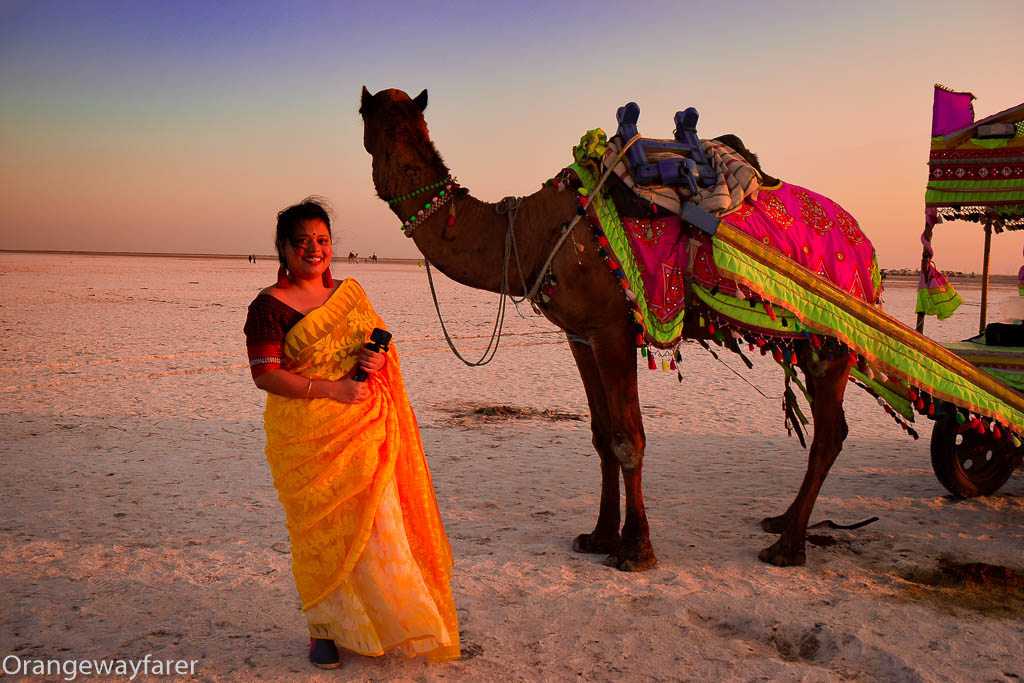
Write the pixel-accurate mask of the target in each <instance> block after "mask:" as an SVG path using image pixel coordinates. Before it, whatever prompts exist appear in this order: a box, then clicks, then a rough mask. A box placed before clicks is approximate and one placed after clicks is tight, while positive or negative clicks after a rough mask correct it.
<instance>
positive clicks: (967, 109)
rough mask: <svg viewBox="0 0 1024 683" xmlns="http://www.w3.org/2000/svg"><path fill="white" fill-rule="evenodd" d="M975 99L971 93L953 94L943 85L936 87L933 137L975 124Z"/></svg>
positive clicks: (933, 104) (933, 105)
mask: <svg viewBox="0 0 1024 683" xmlns="http://www.w3.org/2000/svg"><path fill="white" fill-rule="evenodd" d="M974 99H975V97H974V95H973V94H972V93H969V92H953V91H952V90H949V89H947V88H945V87H943V86H941V85H938V84H936V85H935V98H934V99H933V100H932V137H935V136H936V135H945V134H947V133H952V132H953V131H954V130H959V129H961V128H964V127H966V126H969V125H971V124H972V123H974V107H973V106H971V101H972V100H974Z"/></svg>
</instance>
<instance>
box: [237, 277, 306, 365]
mask: <svg viewBox="0 0 1024 683" xmlns="http://www.w3.org/2000/svg"><path fill="white" fill-rule="evenodd" d="M303 317H304V315H303V314H302V313H299V312H298V311H296V310H295V309H294V308H292V307H291V306H289V305H288V304H286V303H285V302H283V301H281V300H280V299H277V298H275V297H273V296H271V295H270V294H267V293H265V292H263V293H260V294H259V296H257V297H256V298H255V299H253V301H252V303H251V304H249V315H248V317H247V318H246V319H245V328H244V329H245V347H246V350H247V351H248V353H249V370H250V371H251V372H252V377H253V379H256V378H257V377H259V376H260V375H262V374H263V373H264V372H269V371H270V370H276V369H277V368H279V367H281V353H282V351H283V349H284V336H285V335H286V334H288V330H290V329H292V327H294V326H295V323H297V322H299V321H300V320H302V318H303Z"/></svg>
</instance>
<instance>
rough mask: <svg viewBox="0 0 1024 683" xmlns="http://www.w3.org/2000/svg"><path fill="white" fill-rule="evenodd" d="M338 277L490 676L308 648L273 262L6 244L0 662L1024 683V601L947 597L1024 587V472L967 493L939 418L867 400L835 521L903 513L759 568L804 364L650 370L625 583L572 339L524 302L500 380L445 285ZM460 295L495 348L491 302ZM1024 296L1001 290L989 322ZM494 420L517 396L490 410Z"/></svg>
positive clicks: (360, 272) (374, 675)
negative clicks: (379, 365) (418, 464)
mask: <svg viewBox="0 0 1024 683" xmlns="http://www.w3.org/2000/svg"><path fill="white" fill-rule="evenodd" d="M334 269H335V271H336V272H335V274H336V276H339V277H344V276H353V277H355V278H357V279H358V280H359V281H360V282H361V283H362V285H363V286H364V287H365V289H366V290H367V292H368V293H369V295H370V297H371V299H372V301H373V302H374V304H375V305H376V307H377V309H378V310H379V312H380V313H381V314H382V316H383V317H384V318H385V320H387V321H388V324H389V326H390V327H391V329H392V331H393V332H394V334H395V342H396V345H397V347H398V349H399V352H400V353H401V355H402V358H403V372H404V374H405V378H406V384H407V386H408V388H409V391H410V395H411V400H412V403H413V406H414V407H415V409H416V411H417V414H418V417H419V420H420V424H421V428H422V432H423V438H424V442H425V445H426V450H427V454H428V458H429V461H430V466H431V469H432V471H433V475H434V482H435V486H436V489H437V497H438V501H439V504H440V507H441V511H442V514H443V516H444V519H445V522H446V528H447V530H448V534H449V537H450V539H451V542H452V546H453V550H454V553H455V576H454V579H453V590H454V594H455V601H456V604H457V606H458V609H459V617H460V623H461V629H462V643H463V651H464V659H462V660H461V661H458V662H454V663H448V664H430V663H427V662H423V661H419V660H405V659H403V658H401V657H400V656H398V655H387V656H384V657H381V658H376V659H368V658H361V657H356V656H353V657H349V658H347V659H346V662H345V666H344V667H343V668H342V669H340V670H339V671H335V672H320V671H317V670H314V669H312V668H311V667H310V665H309V664H308V662H307V661H306V659H305V647H306V642H307V638H306V635H305V632H304V620H303V618H302V615H301V613H300V611H299V606H298V599H297V596H296V594H295V589H294V585H293V583H292V578H291V574H290V569H289V556H288V555H287V534H286V531H285V527H284V516H283V513H282V511H281V508H280V506H279V504H278V502H277V500H276V496H275V492H274V489H273V487H272V483H271V479H270V475H269V472H268V469H267V466H266V463H265V460H264V456H263V452H262V451H263V431H262V423H261V413H262V404H263V396H262V395H261V393H260V392H259V391H258V390H256V389H255V388H254V386H253V385H252V382H251V380H250V379H249V373H248V370H247V368H246V362H245V354H244V341H243V336H242V324H243V321H244V318H245V311H246V306H247V305H248V303H249V301H250V300H251V299H252V297H253V296H254V295H255V294H256V292H257V291H258V290H259V289H260V288H261V287H263V286H265V285H267V284H269V283H270V282H271V281H272V280H273V278H274V271H275V266H274V264H273V263H271V262H269V261H263V262H261V263H258V264H256V265H251V264H249V263H247V262H246V261H242V260H239V261H231V260H192V259H172V258H128V257H101V256H60V255H29V254H0V292H2V294H0V325H2V329H3V341H2V343H0V349H2V359H0V445H2V451H0V466H2V469H3V484H2V487H0V501H2V511H3V515H2V517H0V605H2V607H0V653H2V656H4V657H6V656H7V655H9V654H15V655H18V656H19V657H22V658H36V659H40V658H41V659H59V660H69V659H79V660H80V659H116V658H125V659H133V658H135V659H137V658H141V657H143V656H144V655H145V654H147V653H151V654H152V655H153V657H155V658H161V659H198V660H200V664H199V668H198V678H199V679H201V680H216V681H222V680H223V681H234V680H241V681H245V680H257V679H261V680H296V681H298V680H324V681H326V680H366V681H371V680H372V681H379V680H409V681H421V680H424V681H425V680H443V679H446V680H456V681H480V680H513V681H535V680H540V681H561V680H653V681H662V680H664V681H670V680H671V681H674V680H769V679H770V680H784V681H805V680H806V681H833V680H900V681H918V680H920V681H946V680H951V681H953V680H955V681H960V680H977V681H1019V680H1021V679H1022V678H1024V657H1022V655H1024V645H1022V643H1024V607H1022V605H1024V599H1022V593H1021V589H1020V587H1019V585H1018V586H1017V588H1016V589H1014V588H1013V586H1012V585H1011V586H1010V587H1009V588H1006V587H1005V585H1001V584H1000V583H999V582H998V581H997V582H996V583H995V584H994V585H988V586H979V585H973V584H966V585H960V584H957V583H956V582H955V581H946V582H943V581H939V580H938V579H939V578H940V577H941V576H943V574H942V572H941V567H943V566H947V565H949V564H950V563H984V564H988V565H995V566H997V567H1006V568H1008V569H1009V571H1012V572H1016V574H1017V575H1020V574H1024V569H1022V567H1024V557H1022V551H1024V478H1022V476H1021V475H1020V474H1019V473H1018V474H1016V475H1015V476H1014V477H1013V478H1012V479H1011V480H1010V481H1009V482H1008V483H1007V484H1006V485H1005V486H1004V487H1003V489H1002V490H1001V491H1000V492H999V493H998V494H997V495H995V496H993V497H991V498H987V499H975V500H969V501H958V500H955V499H953V498H952V497H951V496H949V495H947V493H946V491H945V490H944V489H943V488H942V487H941V486H940V485H939V483H938V481H937V480H936V478H935V476H934V475H933V474H932V472H931V468H930V462H929V455H928V445H927V441H928V436H929V434H930V423H928V422H923V423H919V427H920V429H921V432H922V439H921V440H920V441H913V440H911V439H910V438H908V437H907V436H906V435H905V434H904V433H903V432H902V431H901V430H900V429H899V428H898V427H896V425H894V424H893V423H892V421H891V420H890V419H889V418H887V417H886V416H885V415H884V413H883V412H882V411H881V409H880V408H879V407H878V405H877V404H876V403H874V402H873V401H871V400H870V398H869V397H867V396H866V395H865V394H863V393H862V392H861V391H860V390H858V389H856V388H855V387H851V388H850V391H849V393H848V400H847V414H848V421H849V423H850V437H849V439H848V440H847V442H846V446H845V448H844V450H843V453H842V455H841V456H840V459H839V460H838V462H837V463H836V466H835V467H834V468H833V471H832V475H831V476H830V478H829V479H828V481H827V482H826V484H825V487H824V489H823V491H822V493H821V497H820V499H819V501H818V504H817V507H816V509H815V512H814V515H813V518H812V521H819V520H822V519H833V520H835V521H837V522H840V523H842V522H853V521H858V520H861V519H864V518H867V517H871V516H878V517H880V520H879V521H878V522H876V523H875V524H872V525H870V526H867V527H864V528H861V529H858V530H854V531H835V530H830V531H819V532H818V533H819V535H821V536H823V537H824V538H823V539H820V540H821V541H822V542H823V543H826V542H827V543H829V544H827V545H811V546H809V551H808V561H807V565H806V566H805V567H799V568H786V569H781V568H776V567H771V566H767V565H764V564H762V563H760V562H759V561H758V559H757V551H758V550H759V549H761V548H763V547H765V546H767V545H769V544H770V543H771V542H772V541H773V537H772V536H770V535H768V534H766V533H764V532H762V531H761V530H760V528H759V526H758V521H759V520H760V519H761V518H762V517H765V516H767V515H772V514H778V513H780V512H781V511H782V510H784V509H785V507H786V505H788V503H789V502H790V500H792V498H793V496H794V495H795V492H796V490H797V487H798V485H799V482H800V479H801V477H802V475H803V471H804V466H805V463H806V454H805V453H804V452H803V451H802V450H801V449H800V447H799V444H798V443H797V441H796V439H795V437H793V438H787V436H786V432H785V429H784V428H783V420H782V412H781V409H780V396H781V393H782V374H781V371H780V370H779V369H778V367H777V366H776V365H775V364H774V363H772V362H768V361H765V360H764V359H758V361H759V362H756V363H755V368H754V370H752V371H745V370H741V368H742V365H741V363H740V362H739V361H738V359H733V358H731V357H723V361H724V364H723V363H720V362H718V361H716V360H714V359H713V358H712V357H711V356H710V355H709V354H708V353H707V352H705V351H703V350H702V349H701V348H700V347H698V346H696V345H688V346H686V347H685V348H684V353H683V356H684V358H683V363H682V372H683V382H682V383H680V382H678V381H677V379H676V376H675V373H669V372H651V371H648V370H647V369H646V368H644V367H642V366H641V370H640V381H641V400H642V403H643V408H644V419H645V425H646V431H647V437H648V449H647V459H646V467H645V493H646V501H647V506H648V512H649V515H650V521H651V526H652V539H653V542H654V546H655V550H656V552H657V553H658V558H659V563H658V565H657V566H656V567H655V568H654V569H651V570H650V571H647V572H645V573H641V574H624V573H620V572H617V571H615V570H612V569H609V568H607V567H605V566H604V565H603V564H602V563H601V560H602V559H603V558H602V557H600V556H589V555H577V554H575V553H573V552H572V551H571V549H570V543H571V539H572V538H573V537H574V536H575V535H576V534H578V533H581V532H584V531H589V530H590V529H591V528H592V526H593V524H594V521H595V519H596V513H597V502H598V482H599V472H598V462H597V458H596V456H594V455H593V454H592V450H591V446H590V433H589V421H588V417H587V411H586V402H585V397H584V394H583V389H582V385H581V383H580V381H579V378H578V376H577V374H576V371H575V367H574V366H573V363H572V360H571V356H570V353H569V350H568V348H567V347H566V344H565V343H564V341H563V340H562V339H561V337H560V336H559V335H558V334H557V333H556V331H555V330H554V328H553V327H552V326H551V325H550V324H548V323H547V322H546V321H545V320H543V319H542V318H538V317H536V316H534V315H533V314H532V313H531V312H530V311H529V310H528V308H524V309H523V313H524V317H520V316H518V315H516V312H515V310H514V309H510V312H509V315H508V319H507V320H506V327H505V332H506V336H504V337H503V338H502V340H501V347H500V350H499V352H498V354H497V357H496V359H495V360H494V362H493V363H492V364H491V365H489V366H487V367H484V368H479V369H469V368H465V367H464V366H462V364H461V363H459V362H458V361H457V360H456V359H454V358H453V356H452V355H451V353H450V352H449V351H448V350H447V347H446V345H445V343H444V340H443V337H442V336H441V334H440V331H439V327H438V323H437V320H436V317H435V314H434V311H433V304H432V303H431V300H430V294H429V290H428V288H427V283H426V275H425V273H424V271H423V269H421V268H417V267H416V266H414V265H385V264H381V265H376V266H372V265H367V264H357V265H354V266H346V265H345V264H340V263H339V264H336V265H335V266H334ZM437 284H438V290H439V296H440V300H441V306H442V310H443V312H444V314H445V317H446V320H447V321H448V322H449V323H450V325H451V332H452V334H453V336H455V337H456V338H457V339H456V341H457V342H458V344H459V345H460V346H461V347H462V348H463V350H464V351H465V352H466V354H467V355H469V356H478V355H479V353H480V352H481V349H482V347H483V346H484V345H485V344H486V340H487V337H488V336H489V335H490V330H491V326H492V322H493V315H494V311H495V306H496V304H497V296H496V295H493V294H488V293H484V292H478V291H474V290H471V289H468V288H465V287H462V286H459V285H456V284H454V283H451V282H450V281H447V280H445V279H443V278H439V279H438V282H437ZM962 294H963V295H964V296H965V298H966V299H967V301H968V305H967V306H965V310H966V312H964V313H962V314H961V315H959V316H954V318H953V319H950V320H949V321H945V322H943V323H935V322H934V321H929V329H928V332H929V334H930V335H931V336H932V337H933V338H935V339H938V340H940V341H944V340H953V339H958V338H963V337H966V336H969V335H970V333H971V332H972V331H973V330H974V328H975V327H976V325H977V311H978V309H977V303H978V300H979V291H978V289H977V287H976V286H975V287H973V288H970V287H968V288H965V289H964V290H963V291H962ZM913 298H914V291H913V287H912V285H908V284H907V283H905V282H904V283H902V284H900V283H893V285H892V286H890V288H889V290H888V293H887V295H886V305H887V308H888V310H890V311H891V312H894V313H895V314H897V315H898V316H899V317H900V318H901V319H903V320H904V321H907V322H909V321H911V320H912V317H913V314H912V310H913ZM1013 298H1016V292H1015V291H1013V290H1012V289H1010V288H1008V287H1005V286H1003V287H998V288H996V290H995V291H994V292H993V297H992V301H993V308H994V309H996V310H998V308H999V305H1000V303H1001V302H1002V301H1008V300H1010V299H1013ZM616 305H617V302H616ZM726 364H727V365H728V367H727V366H726ZM730 367H731V368H733V369H736V370H738V371H739V374H741V375H742V376H743V378H744V379H746V380H748V381H749V382H750V384H747V383H746V382H744V381H743V379H740V378H739V377H738V376H737V375H736V374H735V373H733V372H732V371H731V370H730V369H729V368H730ZM751 385H753V386H751ZM754 387H756V388H757V389H759V390H760V392H763V393H764V394H765V395H766V396H762V395H761V394H760V393H759V392H758V391H757V390H755V388H754ZM496 406H509V407H511V408H514V409H515V410H512V411H504V412H505V413H506V414H505V415H504V416H501V415H499V416H488V415H487V414H486V413H487V412H488V410H487V409H491V408H494V407H496ZM478 409H484V410H483V411H478ZM490 412H495V411H490ZM497 412H501V411H497ZM1005 583H1007V582H1005V581H1004V582H1003V584H1005ZM1010 583H1011V584H1012V581H1011V582H1010ZM947 584H948V585H947ZM12 678H17V677H16V676H14V677H12ZM137 680H138V679H137Z"/></svg>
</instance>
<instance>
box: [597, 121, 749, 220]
mask: <svg viewBox="0 0 1024 683" xmlns="http://www.w3.org/2000/svg"><path fill="white" fill-rule="evenodd" d="M700 144H701V147H702V148H703V149H704V154H705V155H706V156H707V158H708V161H710V162H711V167H712V168H713V169H714V171H715V174H716V175H717V176H718V182H716V183H715V185H714V186H713V187H708V188H702V189H701V190H700V191H699V192H698V193H697V196H696V197H693V199H692V201H693V202H694V203H695V204H696V205H697V206H698V207H700V208H701V209H703V210H704V211H707V212H708V213H711V214H714V215H716V216H725V215H726V214H729V213H732V212H733V211H735V210H736V209H738V208H739V207H740V204H742V203H743V201H744V200H745V199H746V198H747V197H750V198H751V199H757V191H758V189H759V188H760V187H761V174H760V173H759V172H758V170H757V169H756V168H754V167H753V166H751V165H750V164H749V163H747V160H746V159H744V158H743V157H742V156H740V154H739V153H738V152H736V151H735V150H734V149H733V148H732V147H729V146H728V145H726V144H725V143H723V142H719V141H718V140H701V141H700ZM620 151H622V141H621V140H620V139H619V138H617V137H616V138H613V139H612V140H610V141H609V142H608V151H607V152H605V155H604V157H603V158H602V159H601V162H602V164H603V165H604V166H605V168H607V167H608V166H609V165H611V164H612V162H614V161H615V159H616V158H617V157H618V156H619V152H620ZM673 156H676V157H677V156H681V155H679V154H676V153H674V152H670V151H667V150H661V149H659V150H654V149H651V150H648V152H647V160H648V161H651V162H656V161H658V160H659V159H667V158H670V157H673ZM612 172H613V173H615V174H616V175H618V176H619V178H621V179H622V182H624V183H626V185H627V186H628V187H630V188H632V190H633V192H635V193H636V194H637V196H638V197H640V198H641V199H643V200H644V201H647V202H650V203H652V204H657V205H658V206H660V207H661V208H663V209H665V210H667V211H670V212H672V213H674V214H680V213H681V212H682V202H683V201H691V200H690V198H689V197H687V196H686V194H687V193H686V188H685V187H684V186H681V185H637V184H636V183H635V182H633V174H632V172H631V171H630V169H629V162H628V160H627V158H626V157H623V158H622V160H621V161H619V163H618V164H616V165H615V169H614V170H613V171H612ZM679 190H682V191H683V197H680V196H679Z"/></svg>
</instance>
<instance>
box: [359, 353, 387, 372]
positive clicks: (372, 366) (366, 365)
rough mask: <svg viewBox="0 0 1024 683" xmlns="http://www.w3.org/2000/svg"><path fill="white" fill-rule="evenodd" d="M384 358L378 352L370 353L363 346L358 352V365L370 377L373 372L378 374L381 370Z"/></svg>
mask: <svg viewBox="0 0 1024 683" xmlns="http://www.w3.org/2000/svg"><path fill="white" fill-rule="evenodd" d="M386 357H387V356H385V355H384V354H383V353H381V352H380V351H371V350H370V349H368V348H366V347H365V346H364V347H363V348H362V349H360V351H359V361H358V365H359V366H360V367H361V368H363V370H366V371H367V372H368V373H370V374H371V375H372V374H373V373H375V372H380V370H381V368H383V367H384V359H385V358H386Z"/></svg>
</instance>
